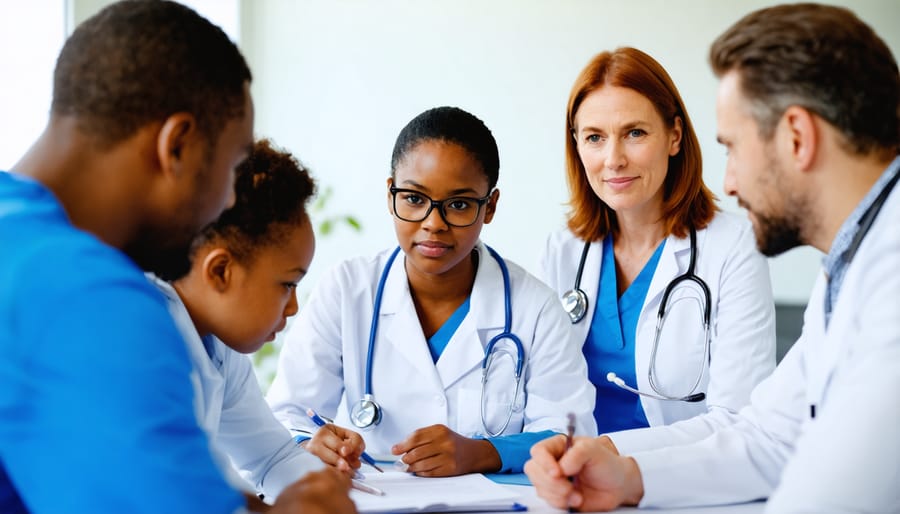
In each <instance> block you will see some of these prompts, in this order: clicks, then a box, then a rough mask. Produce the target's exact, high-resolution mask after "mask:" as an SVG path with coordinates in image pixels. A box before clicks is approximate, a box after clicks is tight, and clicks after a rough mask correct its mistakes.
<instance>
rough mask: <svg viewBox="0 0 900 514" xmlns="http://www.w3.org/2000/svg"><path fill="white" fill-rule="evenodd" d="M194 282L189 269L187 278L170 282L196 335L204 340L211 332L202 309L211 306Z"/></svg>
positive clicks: (193, 273) (193, 274)
mask: <svg viewBox="0 0 900 514" xmlns="http://www.w3.org/2000/svg"><path fill="white" fill-rule="evenodd" d="M196 280H198V279H197V277H196V276H195V270H194V269H191V272H190V273H188V274H187V276H185V277H184V278H181V279H178V280H176V281H175V282H172V287H173V288H174V289H175V292H177V293H178V297H179V298H181V303H183V304H184V308H185V310H187V311H188V315H189V316H190V317H191V322H192V323H193V324H194V328H195V329H196V330H197V334H198V335H199V336H200V337H201V338H204V337H206V336H207V335H209V334H210V333H211V332H212V330H211V329H210V328H209V324H208V323H206V321H205V318H204V316H203V312H204V311H203V307H204V306H205V305H212V304H211V302H207V301H204V299H203V297H202V296H203V295H202V288H200V287H197V285H196V284H195V281H196Z"/></svg>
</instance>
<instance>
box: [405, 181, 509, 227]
mask: <svg viewBox="0 0 900 514" xmlns="http://www.w3.org/2000/svg"><path fill="white" fill-rule="evenodd" d="M391 195H392V196H393V197H394V215H395V216H397V217H398V218H400V219H401V220H403V221H411V222H418V221H422V220H424V219H425V218H427V217H428V215H429V214H431V210H432V209H434V208H435V207H437V210H438V213H439V214H440V215H441V219H443V220H444V222H445V223H446V224H447V225H450V226H451V227H468V226H470V225H473V224H474V223H475V222H476V221H478V215H479V214H481V207H482V206H483V205H484V204H486V203H487V201H488V199H490V197H491V193H488V194H487V195H486V196H484V197H482V198H472V197H469V196H451V197H450V198H444V199H443V200H432V199H431V197H429V196H428V195H426V194H424V193H421V192H419V191H415V190H413V189H401V188H399V187H394V186H391Z"/></svg>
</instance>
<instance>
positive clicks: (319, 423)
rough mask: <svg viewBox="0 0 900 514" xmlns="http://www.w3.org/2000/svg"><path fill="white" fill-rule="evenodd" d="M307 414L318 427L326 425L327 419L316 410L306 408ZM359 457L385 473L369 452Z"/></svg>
mask: <svg viewBox="0 0 900 514" xmlns="http://www.w3.org/2000/svg"><path fill="white" fill-rule="evenodd" d="M306 415H307V416H309V419H311V420H312V422H313V423H315V424H316V426H317V427H324V426H325V425H326V422H325V420H324V419H322V417H321V416H319V415H318V414H316V411H314V410H312V409H306ZM359 458H360V460H362V461H363V462H365V463H366V464H368V465H370V466H372V467H373V468H375V469H377V470H378V472H379V473H384V470H383V469H381V468H379V467H378V465H376V464H375V459H373V458H372V457H371V456H370V455H369V454H368V453H366V452H362V455H360V456H359Z"/></svg>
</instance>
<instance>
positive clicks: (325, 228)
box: [319, 219, 334, 236]
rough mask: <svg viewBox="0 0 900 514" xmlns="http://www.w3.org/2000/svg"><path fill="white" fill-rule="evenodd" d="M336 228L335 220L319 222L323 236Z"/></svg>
mask: <svg viewBox="0 0 900 514" xmlns="http://www.w3.org/2000/svg"><path fill="white" fill-rule="evenodd" d="M333 229H334V222H333V221H331V219H327V220H325V221H323V222H322V223H319V233H320V234H321V235H322V236H327V235H328V234H330V233H331V231H332V230H333Z"/></svg>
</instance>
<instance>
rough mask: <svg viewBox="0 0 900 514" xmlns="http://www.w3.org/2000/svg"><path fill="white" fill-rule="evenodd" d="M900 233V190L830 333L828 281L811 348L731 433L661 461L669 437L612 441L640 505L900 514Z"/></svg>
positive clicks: (809, 333)
mask: <svg viewBox="0 0 900 514" xmlns="http://www.w3.org/2000/svg"><path fill="white" fill-rule="evenodd" d="M898 227H900V188H898V187H895V188H894V190H893V192H892V193H891V196H890V197H889V198H888V201H887V202H886V203H885V205H884V206H883V208H882V210H881V213H880V214H879V215H878V217H877V218H876V220H875V223H874V224H873V225H872V228H871V230H870V231H869V233H868V235H867V236H866V238H865V239H864V240H863V243H862V245H861V246H860V248H859V251H858V253H857V254H856V257H855V258H854V260H853V261H852V262H851V264H850V266H849V267H848V269H847V272H846V275H845V276H844V281H843V283H842V285H841V290H840V294H839V296H838V298H837V303H836V304H835V305H834V309H833V311H832V314H831V322H830V324H829V326H828V329H827V330H826V329H825V321H824V319H825V318H824V312H825V308H824V295H825V288H826V286H827V279H826V278H825V276H824V273H823V274H821V275H820V276H819V279H818V281H817V282H816V285H815V287H814V289H813V292H812V296H811V298H810V301H809V304H808V306H807V309H806V312H805V314H804V324H803V332H802V334H801V336H800V338H799V339H798V340H797V342H796V343H795V344H794V346H793V347H792V348H791V350H790V351H789V352H788V354H787V355H786V356H785V357H784V359H783V360H782V361H781V363H780V364H779V365H778V368H777V369H776V370H775V372H774V373H773V374H772V376H770V377H769V378H768V379H766V380H765V381H763V382H762V383H761V384H760V385H759V386H758V387H757V388H756V389H755V390H754V391H753V394H752V397H751V404H750V405H749V406H748V407H746V408H745V409H743V410H742V411H741V412H740V414H739V415H738V416H735V423H734V424H732V425H731V426H730V427H727V428H724V429H722V430H719V431H717V432H716V433H715V434H714V435H712V436H710V437H707V438H705V439H702V440H700V441H698V442H695V443H693V444H686V445H681V446H675V447H670V448H664V449H661V450H657V451H639V450H641V447H653V446H656V443H655V442H654V441H653V440H655V439H658V437H659V436H660V435H661V434H664V433H665V431H666V428H669V427H663V428H661V429H650V430H648V431H646V433H645V434H643V435H641V433H640V431H630V432H631V433H627V432H626V433H623V435H625V437H624V438H622V437H619V438H617V437H616V434H614V435H613V440H614V442H615V443H616V446H617V447H619V449H620V450H621V451H622V452H623V453H624V454H631V455H632V456H634V458H635V459H636V460H637V463H638V465H639V467H640V468H641V474H642V476H643V482H644V499H643V501H642V502H641V506H681V505H700V504H721V503H734V502H741V501H747V500H752V499H755V498H765V497H767V496H770V495H771V497H770V499H769V503H768V505H767V511H770V512H810V513H813V512H815V513H818V512H879V513H880V512H900V488H898V487H897V485H898V484H900V437H897V427H898V426H900V401H897V398H896V396H897V392H898V391H900V305H898V298H900V273H898V270H900V230H898ZM811 405H815V406H816V416H815V418H812V417H811V409H810V406H811ZM691 421H693V420H691ZM673 428H674V427H673Z"/></svg>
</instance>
